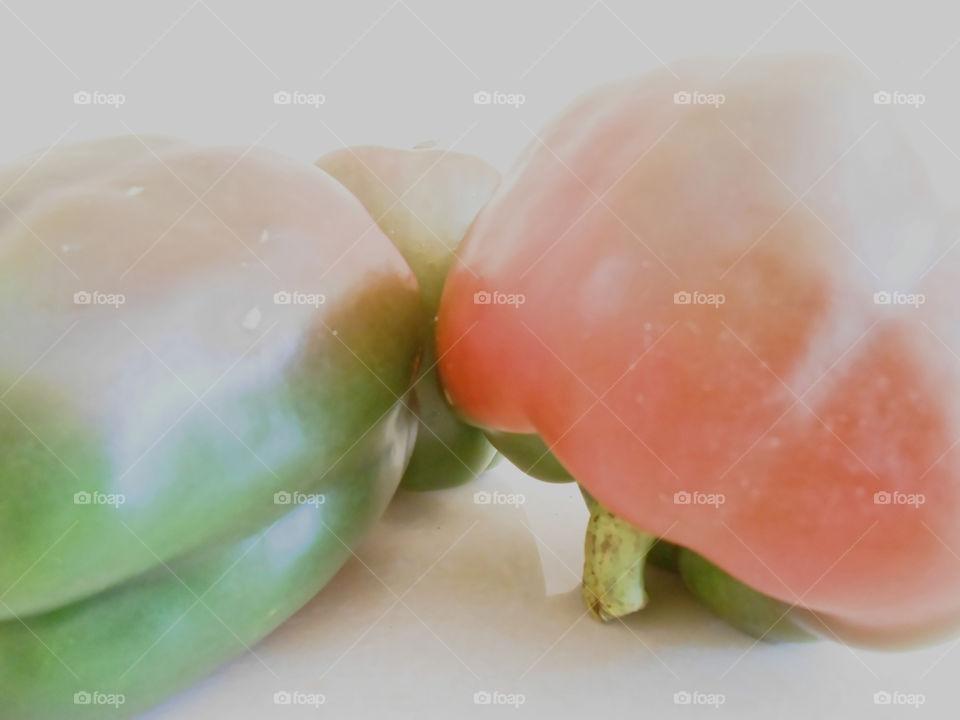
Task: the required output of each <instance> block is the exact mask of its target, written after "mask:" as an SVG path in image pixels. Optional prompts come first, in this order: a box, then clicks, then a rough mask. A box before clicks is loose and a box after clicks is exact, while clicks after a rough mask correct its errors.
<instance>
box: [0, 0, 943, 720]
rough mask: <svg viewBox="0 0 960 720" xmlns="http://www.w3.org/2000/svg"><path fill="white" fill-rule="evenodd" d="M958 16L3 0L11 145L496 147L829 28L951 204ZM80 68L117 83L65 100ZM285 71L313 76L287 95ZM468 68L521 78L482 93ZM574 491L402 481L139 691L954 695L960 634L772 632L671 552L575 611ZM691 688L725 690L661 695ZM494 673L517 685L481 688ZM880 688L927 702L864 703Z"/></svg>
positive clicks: (809, 712) (242, 702)
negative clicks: (148, 141) (266, 613)
mask: <svg viewBox="0 0 960 720" xmlns="http://www.w3.org/2000/svg"><path fill="white" fill-rule="evenodd" d="M958 20H960V6H957V4H955V3H949V2H930V1H927V2H916V1H912V2H909V3H896V2H889V3H878V2H875V1H874V2H870V1H868V0H864V1H862V2H838V1H836V0H833V1H827V0H806V1H802V0H796V1H794V2H791V0H771V1H767V2H746V1H734V2H722V3H721V2H716V1H710V0H703V1H699V2H648V1H643V2H637V1H635V0H602V1H601V0H597V1H593V0H539V1H537V2H533V1H527V2H521V1H519V0H484V2H472V3H457V2H451V1H450V0H447V1H446V2H442V1H441V0H402V1H401V0H397V1H395V2H394V1H392V0H381V1H377V2H342V3H334V2H306V1H304V2H295V1H293V0H280V1H274V2H270V3H253V2H245V3H241V2H228V1H227V0H196V1H194V0H170V1H169V2H119V1H116V2H109V1H105V0H93V1H90V2H83V3H72V2H71V3H67V2H61V3H53V2H31V1H28V0H0V52H2V60H3V62H0V90H2V93H3V96H2V106H0V107H2V108H3V116H2V117H3V120H2V125H0V128H2V132H0V159H3V160H7V159H11V158H14V157H16V156H19V155H23V154H26V153H29V152H32V151H34V150H36V149H39V148H41V147H44V146H47V145H50V144H53V143H58V142H59V143H66V142H75V141H78V140H82V139H85V138H92V137H99V136H106V135H116V134H123V133H127V132H136V133H138V134H147V133H160V134H171V135H178V136H182V137H186V138H189V139H191V140H194V141H197V142H200V143H205V144H231V145H240V146H243V147H247V146H250V145H252V144H259V145H261V146H264V147H268V148H273V149H276V150H278V151H280V152H283V153H286V154H288V155H292V156H295V157H298V158H301V159H303V160H305V161H313V160H314V159H316V157H318V156H319V155H321V154H323V153H324V152H326V151H328V150H331V149H334V148H337V147H340V146H341V145H343V144H357V143H379V144H388V145H395V146H399V147H411V146H413V145H415V144H417V143H420V142H422V141H428V140H433V141H436V142H437V143H438V144H439V145H440V146H441V147H453V148H456V149H458V150H464V151H468V152H475V153H478V154H480V155H482V156H484V157H485V158H487V159H488V160H489V161H490V162H492V163H493V164H495V165H496V166H498V167H499V168H501V169H502V170H505V169H507V168H508V167H509V165H510V163H511V161H512V159H513V158H514V157H515V156H516V154H517V153H518V152H519V151H520V150H521V148H523V147H524V145H526V144H527V143H528V142H529V141H530V140H531V137H532V133H533V132H534V131H537V130H538V129H539V128H540V127H542V125H543V124H544V123H545V122H546V121H547V120H548V119H549V118H550V117H552V116H553V115H554V114H556V113H557V112H558V111H559V110H560V109H561V108H562V107H563V106H564V105H565V104H566V103H568V102H569V101H570V100H571V99H573V98H574V97H576V96H577V95H578V94H579V93H580V92H582V91H583V90H585V89H586V88H589V87H591V86H592V85H595V84H597V83H599V82H603V81H606V80H610V79H614V78H618V77H623V76H626V75H632V74H636V73H640V72H644V71H648V70H653V69H656V68H658V67H660V66H661V65H662V64H667V65H670V63H673V62H675V61H677V60H678V59H681V58H685V57H690V56H700V55H719V56H726V57H727V58H728V60H727V61H725V62H726V63H727V64H730V63H733V62H734V61H736V60H737V59H738V58H740V57H741V56H744V55H756V54H762V53H770V52H782V51H793V50H816V51H826V52H833V53H838V54H846V55H852V56H854V57H855V58H856V59H857V61H858V62H860V63H861V64H862V65H863V66H864V69H865V72H866V73H868V74H869V75H872V76H873V77H874V79H875V80H876V82H877V83H879V84H880V85H881V86H883V87H887V88H888V89H891V90H901V91H904V92H914V93H923V94H924V95H925V96H926V103H925V104H924V105H923V106H922V107H921V108H919V109H912V108H905V109H903V111H902V112H901V114H902V116H903V121H904V124H905V126H906V127H907V129H908V131H909V132H910V134H911V137H912V138H913V139H914V141H915V143H916V145H917V148H918V149H919V150H920V152H921V153H922V154H923V156H924V158H925V159H926V161H927V163H928V166H929V168H930V172H931V174H932V176H933V177H934V178H935V180H936V181H937V183H938V187H939V189H940V192H941V194H942V196H943V198H944V201H945V202H946V203H947V204H948V205H950V206H952V207H955V206H956V204H957V202H956V197H955V196H956V189H957V188H958V187H960V155H958V153H960V102H958V99H957V87H958V82H957V79H958V77H960V22H958ZM80 90H88V91H99V92H104V93H122V94H123V95H124V96H125V99H126V101H125V103H124V104H123V105H122V106H121V107H120V108H113V107H107V106H77V105H75V104H74V103H73V95H74V93H75V92H77V91H80ZM279 90H289V91H293V90H297V91H301V92H305V93H321V94H323V95H324V96H325V98H326V102H325V103H324V104H323V105H322V106H321V107H319V108H312V107H309V106H277V105H274V103H273V95H274V93H275V92H277V91H279ZM478 90H490V91H493V90H498V91H501V92H507V93H522V94H523V95H524V96H525V102H524V104H523V105H521V106H520V107H519V108H513V107H505V106H477V105H475V104H474V103H473V94H474V93H475V92H476V91H478ZM478 489H487V490H493V489H499V490H502V491H504V492H519V493H523V494H524V495H525V496H526V503H525V504H523V505H522V506H521V507H514V506H506V505H505V506H489V505H477V504H475V503H474V502H473V492H475V491H476V490H478ZM584 519H585V513H584V511H583V508H582V503H581V501H580V500H579V498H578V496H577V494H576V492H575V490H573V489H571V488H569V487H554V486H546V485H541V484H539V483H537V482H535V481H533V480H528V479H525V478H523V477H521V476H520V475H519V474H518V473H516V472H515V471H512V470H511V469H509V468H507V467H505V466H500V467H499V468H497V469H496V470H495V471H494V472H492V473H490V474H489V475H488V476H486V477H485V478H483V479H482V480H481V481H479V483H478V484H477V485H475V486H471V487H469V488H463V489H459V490H455V491H450V492H446V493H438V494H433V495H427V496H409V495H405V496H401V497H399V498H398V499H397V501H396V502H395V504H394V505H393V506H392V507H391V509H390V510H389V511H388V515H387V517H386V519H385V521H384V522H383V523H382V524H381V526H380V527H379V528H378V529H377V530H376V531H375V532H374V534H373V535H372V537H371V538H370V539H369V540H368V541H367V542H366V543H365V544H364V546H363V547H362V549H361V551H360V553H359V555H360V559H358V560H354V561H352V562H351V563H350V564H349V565H348V566H347V567H346V568H345V570H344V571H343V572H342V573H341V574H340V575H339V576H338V577H337V578H336V579H335V580H334V581H333V582H332V583H331V584H330V586H329V587H328V588H327V589H326V590H324V592H322V593H321V594H320V596H318V597H317V598H316V599H315V600H314V601H313V602H312V603H310V604H309V605H308V606H307V607H306V608H305V609H304V610H303V611H302V612H301V613H300V614H299V615H297V616H296V617H295V618H294V619H292V620H291V621H290V622H288V623H287V624H286V625H285V626H283V627H282V628H281V629H280V630H279V631H278V632H277V633H275V634H274V635H273V636H271V637H270V638H269V639H267V640H266V641H265V642H264V643H262V644H261V645H260V646H258V647H257V648H256V656H253V655H249V654H248V655H246V656H245V657H243V658H241V659H239V660H237V661H236V662H234V663H232V664H231V665H229V666H227V667H226V668H224V669H222V670H221V671H219V672H218V673H217V674H216V675H214V676H213V677H211V678H210V679H208V680H206V681H205V682H203V683H201V684H200V685H198V686H197V687H195V688H193V689H192V690H190V691H189V692H187V693H185V694H183V695H181V696H180V697H178V698H176V699H174V700H173V701H171V702H169V703H167V704H166V705H165V706H163V707H161V708H159V709H158V710H156V711H155V712H153V713H151V715H150V718H151V719H152V720H174V719H184V718H187V719H192V718H197V719H199V718H219V717H231V718H247V717H249V718H263V717H290V718H299V717H323V716H328V717H338V718H343V717H428V718H429V717H437V718H441V717H442V718H447V717H451V716H453V717H460V716H471V717H472V716H476V717H494V716H504V717H549V718H560V717H574V716H597V715H601V714H613V713H616V714H617V715H620V716H622V717H654V718H666V717H670V718H673V717H763V718H774V717H798V718H799V717H802V718H816V717H837V718H841V717H842V718H847V717H878V718H885V717H913V716H916V717H925V718H932V717H937V718H939V717H955V715H956V708H957V707H958V706H960V702H958V698H957V693H956V682H955V679H954V678H955V677H956V674H957V670H958V669H960V651H958V650H955V649H954V648H955V646H954V645H953V644H951V643H948V644H944V645H942V646H940V647H935V648H929V649H926V650H921V651H915V652H909V653H900V654H882V653H872V652H865V651H862V650H855V649H850V648H846V647H843V646H840V645H837V644H831V643H821V644H817V645H812V646H769V645H764V644H759V645H758V644H755V643H754V642H753V641H752V640H751V639H749V638H746V637H744V636H742V635H740V634H738V633H737V632H735V631H733V630H731V629H729V628H727V627H726V626H724V625H723V624H722V623H720V622H718V621H715V620H714V619H712V618H711V617H710V616H709V615H708V614H707V613H706V612H705V611H704V610H702V609H701V608H699V607H698V606H697V605H696V604H695V603H694V602H693V601H692V600H691V599H690V598H689V597H688V596H687V595H686V594H685V593H684V592H683V590H682V588H680V587H679V585H678V583H677V582H676V581H675V579H673V578H669V577H663V576H656V577H654V578H653V580H654V583H653V587H652V589H651V593H652V601H651V605H650V607H649V608H648V609H647V610H646V611H645V612H644V613H643V614H641V615H638V616H636V617H633V618H631V619H629V620H628V621H627V622H626V623H624V624H619V623H614V624H613V625H610V626H601V625H599V624H598V623H595V622H593V621H592V620H590V619H589V618H585V617H583V611H582V607H581V604H580V601H579V595H578V593H577V591H576V586H577V582H578V579H577V578H578V572H579V565H580V562H581V552H582V551H581V548H580V543H581V537H582V527H583V522H584ZM404 593H406V594H404ZM397 596H400V597H401V600H400V601H398V600H397ZM268 668H269V669H268ZM278 678H279V679H278ZM278 689H286V690H300V691H302V692H314V693H322V694H323V695H324V696H325V699H326V703H325V705H324V706H323V707H321V708H319V709H313V708H306V707H300V708H278V707H276V706H274V705H273V703H272V693H273V692H274V691H275V690H278ZM683 690H686V691H699V692H702V693H722V694H723V695H724V697H725V702H724V704H723V706H721V707H720V708H719V709H716V708H713V707H702V706H700V707H696V706H683V705H676V704H674V700H673V697H674V693H675V692H677V691H683ZM481 691H489V692H493V691H500V692H503V693H519V694H522V695H523V696H524V703H523V705H522V706H521V707H519V708H514V707H511V706H499V707H493V706H478V705H475V704H474V701H473V697H474V693H476V692H481ZM877 691H889V692H893V691H902V692H906V693H923V694H924V696H925V700H926V702H925V704H924V705H923V706H922V707H920V708H919V709H913V708H905V707H883V706H876V705H875V704H874V702H873V694H874V693H875V692H877ZM0 702H2V699H0Z"/></svg>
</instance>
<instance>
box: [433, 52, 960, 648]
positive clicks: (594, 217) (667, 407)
mask: <svg viewBox="0 0 960 720" xmlns="http://www.w3.org/2000/svg"><path fill="white" fill-rule="evenodd" d="M720 65H722V63H721V64H720ZM720 65H714V64H710V63H704V62H698V63H688V64H687V65H683V66H680V67H679V68H677V73H678V74H679V75H680V76H681V77H682V78H683V80H682V81H680V80H677V79H676V78H675V77H673V76H672V75H671V74H669V73H659V74H654V75H651V76H647V77H643V78H637V79H632V80H628V81H624V82H621V83H618V84H615V85H611V86H607V87H603V88H599V89H597V90H596V91H594V92H591V93H589V94H588V95H586V96H585V97H583V98H581V99H580V100H578V101H577V102H575V103H574V104H573V105H572V106H571V107H570V108H569V109H568V110H567V111H566V112H565V113H563V114H562V115H561V116H560V117H559V118H558V119H557V120H556V121H555V122H553V123H552V124H551V125H550V126H549V127H547V128H546V130H545V131H544V132H543V133H541V134H540V139H539V140H538V141H536V142H534V143H533V144H532V145H531V146H530V148H529V149H528V150H527V151H526V152H525V154H524V155H523V156H522V157H521V158H520V160H519V161H518V163H517V165H516V166H515V167H514V168H513V170H512V171H511V172H510V173H509V174H508V175H507V176H506V177H505V179H504V182H503V183H502V185H501V189H500V190H499V191H498V193H497V194H496V195H495V197H494V199H493V200H491V202H490V203H489V204H488V205H487V207H486V208H485V209H484V210H483V212H481V214H480V216H479V217H478V219H477V221H476V222H475V223H474V225H473V226H472V228H471V230H470V233H469V234H468V236H467V238H466V239H465V240H464V242H463V243H462V245H461V247H460V251H459V258H460V260H461V263H459V264H457V265H455V266H454V269H453V271H452V273H451V275H450V277H449V279H448V281H447V285H446V288H445V291H444V297H443V301H442V303H441V310H440V320H439V326H438V352H439V355H440V357H441V363H440V370H441V377H442V379H443V380H444V382H445V385H446V387H447V389H448V392H449V394H450V396H451V398H452V400H453V401H454V402H455V404H456V405H457V406H458V407H459V408H460V409H461V411H462V412H463V413H464V414H465V415H466V416H467V417H469V418H470V419H471V420H472V421H473V422H475V424H477V425H479V426H482V427H486V428H491V429H495V430H497V431H501V432H509V433H518V434H535V435H537V436H539V437H540V438H541V439H542V441H543V442H544V443H545V444H546V446H547V447H548V448H549V449H551V450H552V452H553V454H554V455H555V456H556V458H557V459H558V460H559V461H560V462H561V463H562V465H563V466H564V467H565V468H566V469H567V470H568V471H569V472H570V474H571V475H572V476H573V477H575V478H576V480H577V481H578V482H579V483H580V484H581V485H582V486H583V487H584V489H585V490H587V491H588V492H589V493H590V495H591V496H593V497H594V498H596V500H597V501H598V503H599V504H600V507H602V508H606V509H607V510H608V511H609V512H610V513H611V514H613V515H614V517H619V518H621V519H623V520H625V521H627V522H628V523H629V525H630V526H631V527H632V528H634V531H635V532H637V533H647V534H650V535H652V536H653V537H655V538H656V537H659V538H663V539H664V540H666V541H669V542H670V543H672V544H675V545H677V546H680V547H681V548H686V549H687V551H688V552H693V553H696V554H698V555H700V556H702V558H703V559H705V561H706V562H704V563H702V564H699V563H697V562H680V563H679V567H680V571H681V573H683V574H685V576H686V577H687V582H688V585H690V586H691V587H692V588H693V589H694V591H695V592H697V593H698V594H701V596H702V595H703V594H704V593H711V592H714V591H715V589H716V588H717V587H719V586H720V585H718V583H719V584H721V585H722V583H723V582H725V578H729V579H730V580H731V581H732V582H736V583H742V585H743V586H744V587H746V588H747V589H750V590H752V591H753V592H754V593H756V594H757V595H759V596H762V597H766V598H767V599H768V600H769V601H770V602H771V603H779V604H781V606H782V607H783V608H784V612H789V615H790V619H793V620H796V622H797V623H799V624H802V625H805V626H806V627H807V628H809V629H810V630H812V631H813V632H816V633H819V634H822V635H827V636H833V635H834V634H836V635H837V636H839V637H842V638H845V639H848V640H851V641H857V642H864V643H874V642H879V643H886V642H900V641H902V640H905V639H916V638H917V637H920V638H924V637H927V636H929V634H932V633H937V632H941V631H942V630H943V629H944V628H947V627H949V628H952V627H954V626H955V625H956V622H957V620H958V615H960V561H958V560H957V555H958V554H960V553H958V551H960V523H958V522H957V517H958V515H960V482H958V478H960V448H958V446H957V444H956V439H957V438H958V437H960V402H958V400H957V398H960V364H958V362H957V360H956V357H955V356H954V355H953V353H951V350H950V348H952V349H953V352H954V353H955V352H956V351H957V348H958V347H960V343H958V340H960V337H958V334H957V328H958V323H957V322H956V318H957V309H956V301H955V292H956V290H955V288H956V280H957V277H958V262H957V258H956V257H955V256H956V253H952V254H951V252H950V250H951V243H952V242H953V239H952V238H951V237H949V235H947V234H946V233H944V232H942V230H941V212H942V210H941V208H940V206H939V204H938V200H937V198H936V197H935V194H934V192H933V191H932V189H931V187H930V184H929V182H928V180H927V177H926V174H925V171H924V169H923V167H922V165H921V163H920V161H919V159H918V157H917V156H916V155H915V154H914V152H913V151H912V149H911V148H910V147H909V144H908V143H907V141H906V140H905V139H904V136H903V134H902V131H901V130H900V128H899V125H898V124H897V121H896V115H895V113H894V112H893V108H891V107H890V106H887V105H884V104H882V103H881V104H877V103H875V101H874V90H875V88H872V87H870V84H869V83H867V82H865V80H864V78H863V77H862V75H861V72H860V71H859V69H857V68H856V67H851V66H850V65H847V64H845V63H844V62H841V61H839V60H836V59H832V58H823V57H805V58H801V57H783V58H757V59H754V60H743V61H741V62H739V63H736V64H734V63H732V61H731V63H728V64H727V65H723V66H722V67H720ZM730 65H734V67H733V68H732V69H731V70H730V72H729V73H728V74H727V75H725V76H724V77H723V78H720V74H721V72H722V71H723V70H725V69H726V68H727V67H729V66H730ZM693 88H698V89H699V95H700V96H705V94H706V93H718V94H722V96H723V102H721V101H719V100H718V99H717V98H716V97H714V99H713V101H710V99H709V97H704V98H703V99H695V98H693V97H692V96H691V92H690V91H691V90H692V89H693ZM478 292H487V293H492V292H500V293H503V294H504V295H506V296H509V295H511V294H513V295H517V294H522V295H524V296H525V302H524V303H522V304H509V303H503V304H496V303H490V304H477V303H476V302H475V301H474V294H475V293H478ZM896 293H899V295H896ZM918 294H922V296H923V298H924V301H923V302H921V301H920V300H917V298H916V296H917V295H918ZM911 297H913V298H914V300H915V302H912V303H910V302H907V301H908V300H909V299H910V298H911ZM891 298H893V299H891ZM896 298H906V300H907V301H904V300H901V299H896ZM468 328H472V330H471V331H470V332H469V333H467V332H466V331H467V329H468ZM461 336H463V337H461ZM454 340H457V342H456V344H454V342H453V341H454ZM711 498H713V499H712V500H711ZM888 500H889V502H887V501H888ZM607 530H610V531H615V528H612V527H608V528H607ZM647 546H648V547H649V543H647ZM596 547H600V546H599V545H596ZM669 554H670V553H669V552H668V553H667V555H669ZM642 559H643V557H642V554H641V556H640V557H638V560H640V561H642ZM681 560H682V558H681ZM602 561H603V558H598V559H597V562H598V563H602ZM666 562H671V560H670V559H669V558H668V559H667V560H666ZM711 563H712V565H711ZM588 569H590V570H596V569H597V568H596V567H593V568H588ZM715 570H719V571H721V572H720V574H717V573H714V571H715ZM698 573H711V576H710V577H706V576H703V575H701V576H698ZM607 580H609V578H607ZM601 586H602V583H601ZM607 587H608V588H610V587H611V584H610V583H609V582H608V584H607ZM727 590H730V592H724V593H723V595H724V597H727V598H731V599H733V600H732V601H733V602H736V598H737V597H742V596H741V595H738V591H736V590H735V589H733V588H730V587H727ZM708 599H709V598H708ZM755 599H756V598H752V599H751V600H750V601H751V602H753V600H755ZM709 604H711V606H712V607H714V609H716V610H718V611H719V612H721V614H723V615H724V616H725V617H728V618H729V619H731V621H733V622H735V623H736V624H738V626H740V627H743V628H744V629H746V630H747V631H749V632H753V633H754V634H758V635H762V632H760V631H759V630H757V629H756V625H755V624H753V623H751V622H749V621H748V620H749V618H744V617H743V613H742V612H740V611H741V608H737V607H728V608H726V609H724V608H722V607H720V604H718V603H716V602H712V603H709ZM641 605H642V598H640V599H639V600H638V604H637V606H641ZM793 606H796V607H793ZM792 607H793V609H791V608H792ZM738 618H739V619H738Z"/></svg>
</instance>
